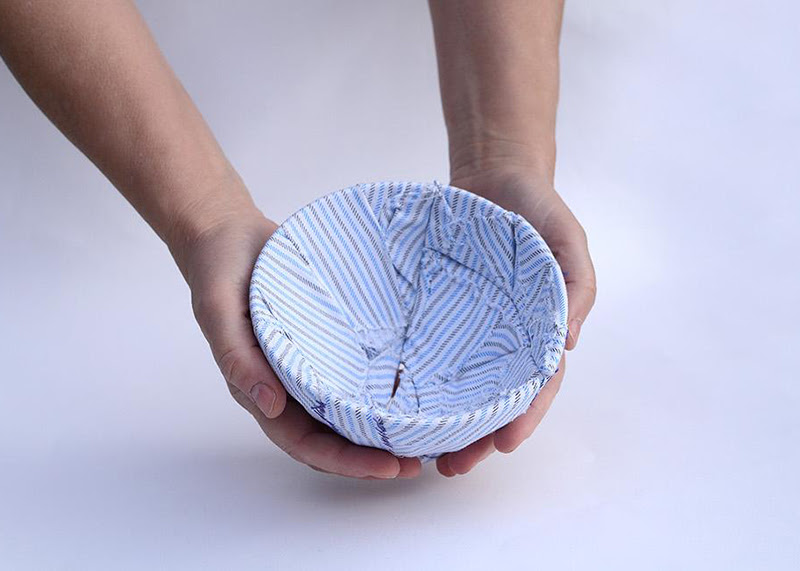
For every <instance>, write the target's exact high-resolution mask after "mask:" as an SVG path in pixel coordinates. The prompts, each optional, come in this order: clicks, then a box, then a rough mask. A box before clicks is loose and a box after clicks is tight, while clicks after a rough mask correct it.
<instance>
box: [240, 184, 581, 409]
mask: <svg viewBox="0 0 800 571" xmlns="http://www.w3.org/2000/svg"><path fill="white" fill-rule="evenodd" d="M257 265H258V268H257V269H258V270H259V271H258V272H256V273H257V275H258V278H255V277H254V285H256V286H257V288H256V290H257V292H258V293H257V295H261V296H263V299H264V301H265V303H266V304H267V306H268V307H269V311H270V312H271V314H272V317H273V318H274V320H275V322H276V323H277V324H279V328H280V330H281V332H282V333H283V334H284V335H285V336H286V338H287V339H289V340H290V341H291V343H292V344H293V346H294V347H295V348H296V350H297V353H299V354H300V355H301V356H302V358H304V359H306V360H307V362H308V364H309V365H310V367H309V370H310V371H311V374H312V375H313V377H314V382H315V385H314V386H315V387H316V390H318V391H330V392H332V393H333V394H334V395H335V396H338V397H339V398H341V399H343V400H348V401H351V402H353V403H360V404H364V405H367V406H371V407H375V408H376V409H377V410H380V411H385V412H387V413H391V414H401V415H403V414H404V415H421V416H426V417H436V416H443V415H450V414H456V413H460V412H467V411H473V410H477V409H479V408H481V407H482V406H484V405H485V404H486V403H488V402H491V401H492V400H493V399H496V398H497V397H498V396H499V395H500V394H502V393H504V392H507V391H509V390H512V389H514V388H515V387H518V386H520V385H522V384H524V383H526V382H529V381H530V380H531V379H533V378H535V377H536V376H538V377H540V378H541V377H549V376H550V375H552V374H553V372H554V371H555V367H556V365H557V362H558V359H559V358H560V353H561V351H562V350H563V336H564V335H565V327H564V323H563V322H564V318H565V299H564V293H563V281H560V280H562V278H561V276H560V270H559V269H558V266H557V264H556V262H555V260H554V259H553V257H552V254H551V253H550V251H549V249H548V248H547V246H546V244H544V241H543V240H542V239H541V237H540V236H539V235H538V234H537V233H536V231H535V230H534V229H533V228H532V227H531V226H530V225H529V224H528V223H527V222H526V221H525V220H524V219H523V218H522V217H520V216H518V215H517V214H515V213H512V212H508V211H505V210H503V209H502V208H500V207H499V206H497V205H495V204H493V203H491V202H489V201H487V200H485V199H483V198H481V197H479V196H477V195H474V194H472V193H470V192H467V191H464V190H461V189H457V188H454V187H446V186H440V185H437V184H429V185H428V184H413V183H376V184H371V185H359V186H356V187H351V188H348V189H343V190H341V191H337V192H335V193H332V194H329V195H327V196H324V197H322V198H321V199H318V200H317V201H315V202H313V203H311V204H310V205H307V206H306V207H304V208H302V209H300V210H299V211H297V212H296V213H295V214H293V215H292V216H291V217H290V218H288V219H287V220H286V221H285V222H284V223H283V224H282V225H281V226H280V227H279V229H278V230H277V231H276V233H275V234H274V235H273V236H272V237H271V238H270V240H269V241H268V242H267V244H266V246H265V248H264V250H263V251H262V254H261V256H260V257H259V260H258V263H257ZM254 275H255V274H254ZM256 279H257V280H258V281H257V283H256ZM273 366H274V365H273ZM278 366H280V365H278Z"/></svg>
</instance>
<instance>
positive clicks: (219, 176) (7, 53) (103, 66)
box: [0, 0, 595, 479]
mask: <svg viewBox="0 0 800 571" xmlns="http://www.w3.org/2000/svg"><path fill="white" fill-rule="evenodd" d="M430 10H431V16H432V19H433V23H434V31H435V39H436V48H437V58H438V63H439V71H440V80H441V91H442V101H443V107H444V113H445V119H446V124H447V129H448V136H449V148H450V162H451V183H452V184H454V185H456V186H459V187H461V188H466V189H469V190H472V191H473V192H476V193H479V194H482V195H484V196H486V197H487V198H489V199H490V200H493V201H495V202H497V203H498V204H500V205H501V206H504V207H506V208H510V209H512V210H515V211H516V212H518V213H519V214H522V215H523V216H525V217H526V218H528V220H530V221H531V222H532V223H533V224H534V226H536V228H537V229H538V230H539V231H540V232H541V233H542V235H543V236H544V238H545V239H546V240H547V241H548V243H549V244H550V245H551V247H552V249H553V252H554V254H555V255H556V257H557V258H558V260H559V262H560V263H561V266H562V269H563V270H564V271H565V272H566V273H567V287H568V296H569V305H570V336H569V338H568V342H567V347H568V349H572V348H574V346H575V343H576V342H577V338H578V335H579V332H580V324H581V323H582V322H583V320H585V319H586V315H587V314H588V312H589V310H590V309H591V306H592V303H593V301H594V291H595V289H594V287H595V286H594V271H593V269H592V264H591V260H590V258H589V253H588V249H587V247H586V236H585V233H584V232H583V230H582V228H581V227H580V225H579V224H578V222H577V221H576V220H575V217H574V216H572V214H571V212H570V211H569V209H568V208H567V207H566V205H565V204H564V202H563V201H562V200H561V198H560V197H559V196H558V194H557V193H556V192H555V190H554V189H553V180H552V179H553V169H554V164H555V143H554V127H555V108H556V103H557V98H558V34H559V29H560V24H561V10H562V7H561V3H560V2H553V1H524V0H504V2H502V3H496V2H492V1H491V0H480V1H466V2H447V1H443V2H433V1H432V2H431V3H430ZM0 56H2V58H3V60H4V61H5V62H6V64H7V65H8V68H9V69H10V70H11V72H12V73H13V74H14V76H15V77H16V78H17V80H18V81H19V83H20V85H21V86H22V87H23V89H24V90H25V91H26V93H27V94H28V95H29V96H30V97H31V99H32V100H33V101H34V102H35V104H36V105H37V106H38V107H39V108H40V109H41V110H42V111H43V112H44V113H45V115H47V117H48V118H49V119H50V120H51V121H52V122H53V124H54V125H55V126H56V127H57V128H58V129H59V130H60V131H61V132H62V133H63V134H64V135H65V136H66V137H67V138H68V139H69V140H70V141H71V142H72V143H73V144H74V145H75V146H76V147H78V148H79V149H80V150H81V151H82V152H83V153H84V154H85V155H86V156H87V158H89V160H91V161H92V162H93V163H94V164H95V165H96V166H97V167H98V168H99V169H100V170H101V171H102V172H103V174H104V175H105V176H106V177H107V178H108V179H109V180H110V181H111V183H112V184H113V185H114V186H115V187H116V188H117V189H118V190H119V192H120V193H121V194H122V195H123V196H124V197H125V199H126V200H128V202H130V204H131V205H132V206H133V207H134V208H135V209H136V211H137V212H138V213H139V214H140V215H141V216H142V217H143V218H144V219H145V220H146V221H147V223H148V224H149V225H150V226H151V227H152V228H153V230H154V231H155V232H156V233H157V234H158V236H159V237H160V238H161V239H162V240H163V241H164V243H165V244H166V246H167V248H168V249H169V252H170V254H171V255H172V257H173V258H174V260H175V263H176V264H177V267H178V269H179V270H180V272H181V274H182V275H183V277H184V278H185V280H186V283H187V284H188V286H189V289H190V291H191V300H192V309H193V312H194V315H195V317H196V319H197V322H198V324H199V326H200V329H201V330H202V332H203V334H204V336H205V337H206V339H207V341H208V343H209V346H210V349H211V352H212V354H213V356H214V359H215V361H216V362H217V364H218V366H219V368H220V371H221V372H222V375H223V376H224V378H225V381H226V383H227V386H228V388H229V390H230V393H231V395H232V396H233V397H234V399H235V400H236V401H237V402H238V403H239V404H240V405H241V406H242V407H243V408H245V409H246V410H247V411H248V412H250V414H252V415H253V417H254V418H255V419H256V421H257V422H258V424H259V426H260V427H261V429H262V430H263V431H264V433H265V434H266V435H267V436H268V437H269V439H270V440H272V441H273V442H274V443H275V444H276V445H278V446H279V447H280V448H281V449H282V450H284V451H285V452H286V453H287V454H289V455H290V456H291V457H292V458H294V459H295V460H297V461H299V462H302V463H304V464H306V465H308V466H309V467H311V468H313V469H314V470H317V471H320V472H326V473H331V474H339V475H342V476H349V477H354V478H365V479H387V478H397V477H400V478H412V477H415V476H417V475H418V474H419V473H420V470H421V464H420V462H419V459H417V458H398V457H396V456H394V455H392V454H391V453H389V452H387V451H385V450H379V449H376V448H368V447H363V446H358V445H355V444H353V443H351V442H349V441H347V440H346V439H344V438H342V437H341V436H339V435H338V434H336V433H334V432H333V431H332V430H331V429H330V428H328V427H327V426H325V425H323V424H321V423H319V422H317V421H316V420H314V419H313V418H312V417H311V416H310V415H308V413H306V411H305V410H304V409H303V408H302V407H301V406H300V405H299V404H298V403H297V402H296V401H295V400H294V399H292V398H291V397H289V396H288V395H287V394H286V392H285V390H284V388H283V386H282V385H281V383H280V381H279V379H278V378H277V376H276V375H275V373H274V371H273V370H272V369H271V368H270V366H269V364H268V362H267V360H266V358H265V357H264V355H263V353H262V352H261V349H260V348H259V345H258V342H257V340H256V339H255V336H254V334H253V331H252V326H251V323H250V317H249V309H248V286H249V279H250V272H251V270H252V267H253V264H254V262H255V259H256V257H257V255H258V252H259V251H260V249H261V247H262V246H263V244H264V242H265V241H266V240H267V238H268V237H269V236H270V235H271V234H272V232H274V231H275V229H276V228H277V224H276V223H275V222H274V221H272V220H270V219H268V218H267V217H265V216H264V215H263V214H262V212H261V211H260V210H259V209H258V208H257V207H256V205H255V204H254V203H253V200H252V198H251V196H250V193H249V192H248V190H247V188H246V186H245V184H244V183H243V181H242V180H241V178H240V177H239V175H238V174H237V173H236V171H235V170H234V169H233V167H232V166H231V164H230V162H229V161H228V159H227V158H226V157H225V155H224V153H223V151H222V149H220V147H219V145H218V144H217V141H216V140H215V138H214V136H213V134H212V133H211V131H210V129H209V128H208V126H207V125H206V123H205V121H204V120H203V118H202V116H201V115H200V113H199V112H198V110H197V108H196V107H195V105H194V103H193V102H192V100H191V98H190V97H189V95H188V94H187V93H186V91H185V90H184V88H183V86H182V85H181V83H180V81H179V80H178V79H177V78H176V77H175V74H174V73H173V71H172V69H171V68H170V67H169V65H168V63H167V62H166V60H165V59H164V57H163V55H162V54H161V52H160V51H159V49H158V46H157V45H156V43H155V41H154V39H153V37H152V36H151V34H150V32H149V30H148V28H147V26H146V24H145V23H144V21H143V20H142V18H141V16H140V14H139V12H138V11H137V9H136V7H135V5H134V4H133V3H132V2H130V1H128V0H104V1H102V2H101V1H97V0H68V1H66V0H62V1H58V0H37V1H36V2H28V1H24V0H3V2H0ZM564 365H565V363H564V362H563V361H562V364H561V367H560V369H559V372H558V374H557V375H556V376H555V377H554V378H553V379H551V380H550V382H549V383H548V384H547V386H546V387H545V389H544V390H543V391H542V392H541V393H540V395H539V396H538V397H537V398H536V399H535V400H534V403H533V406H532V407H531V409H530V410H529V411H528V412H527V413H526V414H524V415H523V416H521V417H519V418H518V419H516V420H515V421H514V422H512V423H510V424H509V425H507V426H505V427H503V428H502V429H500V430H498V431H497V432H495V433H494V434H492V435H489V436H487V437H485V438H483V439H481V440H480V441H478V442H476V443H474V444H472V445H470V446H468V447H466V448H465V449H463V450H460V451H458V452H453V453H450V454H446V455H444V456H442V457H441V458H439V459H438V461H437V467H438V469H439V471H440V472H441V473H442V474H443V475H446V476H451V475H454V474H464V473H466V472H468V471H469V470H470V469H472V468H473V467H474V466H475V465H476V464H477V463H478V462H479V461H480V460H482V459H483V458H485V457H486V456H488V455H489V454H490V453H491V452H493V451H494V450H500V451H503V452H510V451H511V450H513V449H515V448H516V447H517V446H519V445H520V444H521V442H522V441H524V440H525V439H526V438H527V437H528V436H530V434H531V432H532V431H533V429H534V428H535V427H536V425H537V424H538V422H539V421H540V420H541V418H542V416H543V415H544V413H545V412H546V410H547V408H549V406H550V402H551V401H552V399H553V397H554V396H555V393H556V392H557V391H558V387H559V385H560V382H561V378H562V377H563V374H564Z"/></svg>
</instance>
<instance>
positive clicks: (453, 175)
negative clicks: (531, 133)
mask: <svg viewBox="0 0 800 571" xmlns="http://www.w3.org/2000/svg"><path fill="white" fill-rule="evenodd" d="M555 156H556V149H555V139H554V138H552V137H549V138H548V137H539V138H537V139H535V141H531V140H530V139H527V140H526V139H525V138H521V137H520V138H516V139H515V138H501V137H491V138H487V137H478V138H470V139H468V140H466V141H457V142H453V141H452V140H451V144H450V179H451V182H453V183H457V182H458V181H465V180H469V181H475V180H477V179H485V178H517V177H524V178H527V179H529V180H537V181H539V182H540V183H541V184H545V185H549V186H553V179H554V175H555ZM456 186H457V184H456Z"/></svg>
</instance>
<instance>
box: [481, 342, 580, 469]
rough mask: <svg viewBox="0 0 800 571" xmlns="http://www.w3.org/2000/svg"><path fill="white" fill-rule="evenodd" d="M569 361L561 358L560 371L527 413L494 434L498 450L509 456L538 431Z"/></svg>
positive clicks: (548, 382)
mask: <svg viewBox="0 0 800 571" xmlns="http://www.w3.org/2000/svg"><path fill="white" fill-rule="evenodd" d="M566 364H567V360H566V358H565V357H562V358H561V363H560V364H559V366H558V371H557V372H556V374H555V375H553V376H552V377H551V378H550V380H549V381H547V384H546V385H545V386H544V388H543V389H542V390H541V391H539V394H538V395H536V398H534V399H533V403H531V406H530V408H528V410H527V412H525V413H524V414H522V415H521V416H518V417H517V418H515V419H514V420H513V421H511V422H510V423H509V424H507V425H505V426H504V427H503V428H501V429H499V430H498V431H496V432H495V434H494V445H495V448H497V450H499V451H500V452H503V453H505V454H508V453H510V452H513V451H514V450H516V448H517V447H518V446H519V445H520V444H522V442H524V441H525V439H527V438H528V437H529V436H530V435H531V434H533V431H534V430H535V429H536V427H537V426H538V425H539V423H540V422H541V420H542V417H544V415H545V413H546V412H547V410H548V409H549V408H550V405H551V404H552V403H553V399H554V398H555V396H556V394H557V393H558V389H559V388H560V387H561V380H562V379H563V378H564V373H565V372H566Z"/></svg>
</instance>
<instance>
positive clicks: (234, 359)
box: [193, 284, 286, 418]
mask: <svg viewBox="0 0 800 571" xmlns="http://www.w3.org/2000/svg"><path fill="white" fill-rule="evenodd" d="M247 299H248V298H247V292H246V291H238V289H237V288H236V287H234V286H231V285H229V284H225V285H223V286H218V287H217V289H216V291H214V292H212V293H201V294H199V295H198V296H196V298H195V299H194V300H193V305H194V307H195V313H196V315H197V320H198V322H199V323H200V325H201V328H202V329H203V333H204V334H205V336H206V338H207V339H208V342H209V344H210V345H211V351H212V353H213V354H214V358H215V360H216V362H217V365H218V366H219V369H220V371H221V372H222V374H223V376H224V377H225V380H226V381H227V382H228V383H229V384H231V385H233V386H235V387H236V388H237V389H239V390H240V391H242V392H243V393H244V394H245V395H247V396H248V397H249V398H250V399H251V400H252V401H253V402H254V403H256V404H257V405H258V408H259V409H260V410H261V411H262V412H263V413H264V415H265V416H266V417H267V418H275V417H276V416H278V415H279V414H281V412H282V411H283V409H284V407H285V405H286V390H285V389H284V388H283V385H282V384H281V382H280V379H278V377H277V376H276V375H275V372H274V371H273V370H272V367H270V365H269V362H268V361H267V358H266V357H265V356H264V353H263V351H262V350H261V347H260V346H259V344H258V341H257V340H256V338H255V335H254V334H253V328H252V327H253V326H252V322H251V320H250V311H249V308H248V306H247Z"/></svg>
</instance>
